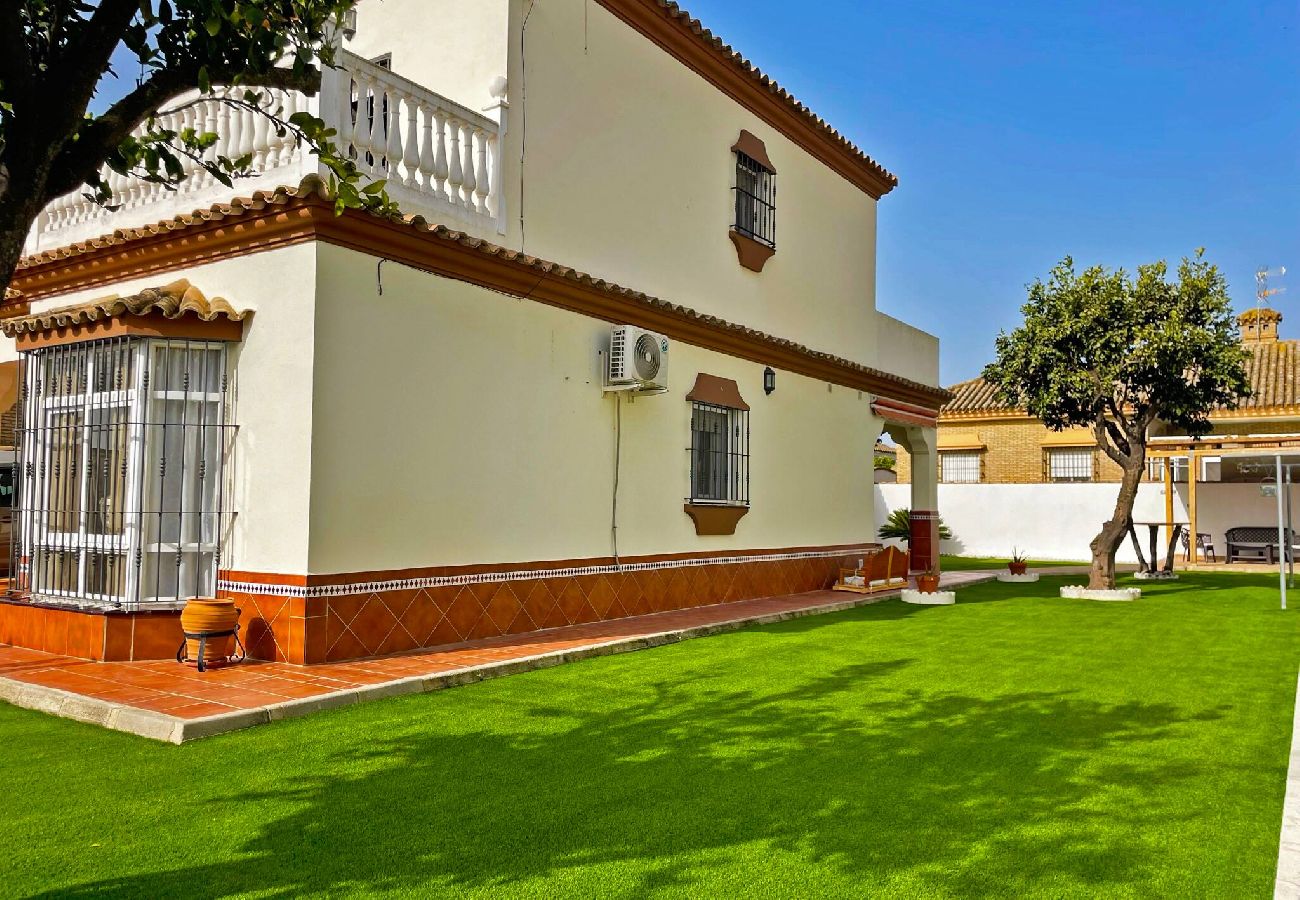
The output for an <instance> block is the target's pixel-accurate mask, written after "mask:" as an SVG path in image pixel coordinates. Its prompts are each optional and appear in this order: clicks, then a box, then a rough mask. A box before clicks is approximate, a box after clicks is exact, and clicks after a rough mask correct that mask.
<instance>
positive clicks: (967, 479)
mask: <svg viewBox="0 0 1300 900" xmlns="http://www.w3.org/2000/svg"><path fill="white" fill-rule="evenodd" d="M982 460H983V454H981V453H980V452H979V451H978V450H943V451H940V453H939V480H940V481H944V482H948V483H949V484H975V483H977V482H979V481H980V480H981V479H980V474H981V468H982V465H981V464H982Z"/></svg>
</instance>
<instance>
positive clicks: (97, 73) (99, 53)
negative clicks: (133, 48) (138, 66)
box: [41, 0, 140, 137]
mask: <svg viewBox="0 0 1300 900" xmlns="http://www.w3.org/2000/svg"><path fill="white" fill-rule="evenodd" d="M139 11H140V3H139V0H100V2H99V5H98V6H97V7H95V11H94V13H92V14H91V16H90V18H89V19H88V20H86V21H85V22H83V23H81V26H80V28H79V29H78V32H79V33H77V34H76V36H75V37H74V38H72V39H71V40H69V41H68V42H67V43H66V44H65V45H64V46H63V47H62V48H58V49H56V51H55V52H54V53H52V54H51V57H52V58H51V60H50V68H49V75H48V76H47V78H46V79H43V80H44V81H45V82H46V83H45V84H44V85H42V88H43V89H44V90H46V91H49V92H50V94H51V95H52V96H51V97H50V98H49V99H48V101H47V102H48V105H49V110H50V111H51V112H53V113H54V114H53V115H47V117H44V118H45V122H44V123H43V124H42V126H41V132H42V136H49V137H62V136H63V135H66V134H68V133H70V132H71V131H73V129H74V128H75V126H76V123H77V120H78V119H80V118H81V117H82V116H84V115H85V113H86V107H87V106H89V105H90V98H91V97H93V96H94V94H95V88H96V87H97V86H98V85H99V82H100V79H101V78H102V77H103V74H104V72H106V71H107V70H108V67H109V62H110V60H111V59H112V56H113V50H114V49H115V48H116V47H117V45H118V44H119V43H121V41H122V34H123V32H125V31H126V27H127V26H128V25H129V24H131V19H133V18H134V17H135V15H136V14H137V13H138V12H139Z"/></svg>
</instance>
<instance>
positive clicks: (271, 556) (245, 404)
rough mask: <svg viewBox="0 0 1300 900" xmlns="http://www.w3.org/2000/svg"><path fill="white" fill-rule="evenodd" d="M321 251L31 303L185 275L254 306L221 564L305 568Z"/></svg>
mask: <svg viewBox="0 0 1300 900" xmlns="http://www.w3.org/2000/svg"><path fill="white" fill-rule="evenodd" d="M315 255H316V251H315V247H314V246H313V245H311V244H303V245H299V246H294V247H287V248H285V249H282V250H274V251H269V252H266V253H255V254H251V255H248V256H242V257H237V258H233V259H225V260H220V261H218V262H213V263H208V264H206V265H198V266H193V267H191V268H188V269H186V270H184V271H183V272H161V273H157V274H154V275H148V276H146V277H143V278H135V279H131V280H128V281H121V282H118V283H116V284H113V285H110V286H104V287H96V288H90V289H88V290H84V291H77V292H72V293H67V294H61V295H59V296H57V297H53V298H50V299H47V300H43V301H40V302H38V303H36V304H34V308H35V309H36V310H37V311H39V310H41V309H47V308H53V307H59V306H74V305H76V304H78V303H84V302H87V301H90V300H95V299H98V298H101V297H107V296H112V295H129V294H133V293H136V292H137V291H141V290H144V289H145V288H154V287H161V286H163V285H165V284H168V283H170V282H172V281H175V280H177V279H178V278H187V279H189V281H190V283H191V284H193V285H194V286H195V287H197V288H198V289H199V290H201V291H203V293H204V294H205V295H207V296H208V297H225V298H226V299H227V300H228V301H230V303H231V305H232V306H234V307H235V308H236V309H251V310H255V314H254V316H253V319H252V321H251V322H250V323H248V324H246V325H245V326H244V340H243V343H242V344H237V345H235V346H234V347H233V348H232V358H233V360H234V362H235V366H236V370H235V371H236V376H235V403H236V406H235V410H234V414H235V423H236V424H237V425H238V426H239V430H238V432H237V436H236V443H235V456H234V463H233V471H232V472H231V473H230V475H231V482H230V483H231V487H232V494H233V495H232V496H231V497H230V498H229V500H228V501H227V504H226V505H227V506H228V507H229V508H230V509H232V510H233V511H234V512H235V516H234V522H233V528H232V533H231V539H230V542H229V545H228V547H227V549H226V552H225V556H224V559H223V560H222V568H223V569H239V570H245V571H258V572H305V571H306V565H307V538H308V533H307V515H306V510H307V504H308V502H309V499H310V482H311V452H310V448H311V429H312V424H311V383H312V382H311V379H312V362H313V360H312V307H313V305H314V303H315V290H316V279H315ZM14 356H16V352H15V350H14V341H13V340H12V339H9V338H4V337H0V359H11V358H13V357H14Z"/></svg>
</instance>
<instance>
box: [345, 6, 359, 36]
mask: <svg viewBox="0 0 1300 900" xmlns="http://www.w3.org/2000/svg"><path fill="white" fill-rule="evenodd" d="M341 24H342V26H343V27H342V28H341V31H342V32H343V37H344V38H346V39H347V40H349V41H350V40H352V39H353V38H354V37H356V36H357V11H356V10H355V9H349V10H346V11H345V12H344V13H343V22H342V23H341Z"/></svg>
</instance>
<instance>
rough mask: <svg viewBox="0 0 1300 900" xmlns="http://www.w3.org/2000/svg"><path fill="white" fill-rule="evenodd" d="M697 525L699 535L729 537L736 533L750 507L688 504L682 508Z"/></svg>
mask: <svg viewBox="0 0 1300 900" xmlns="http://www.w3.org/2000/svg"><path fill="white" fill-rule="evenodd" d="M682 509H683V510H684V511H685V513H686V515H688V516H690V517H691V521H693V522H694V523H695V533H696V534H698V535H711V536H712V535H728V534H735V533H736V525H737V524H738V523H739V522H740V520H741V519H743V518H744V517H745V514H746V513H748V512H749V507H748V506H723V505H719V504H712V503H689V502H688V503H687V504H686V505H685V506H683V507H682Z"/></svg>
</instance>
